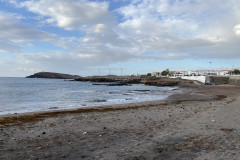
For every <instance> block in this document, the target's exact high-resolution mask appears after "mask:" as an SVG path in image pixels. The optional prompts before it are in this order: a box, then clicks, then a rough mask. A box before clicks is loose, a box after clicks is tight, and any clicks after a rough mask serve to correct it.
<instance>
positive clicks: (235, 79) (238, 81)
mask: <svg viewBox="0 0 240 160" xmlns="http://www.w3.org/2000/svg"><path fill="white" fill-rule="evenodd" d="M229 84H231V85H236V86H240V76H231V77H230V79H229Z"/></svg>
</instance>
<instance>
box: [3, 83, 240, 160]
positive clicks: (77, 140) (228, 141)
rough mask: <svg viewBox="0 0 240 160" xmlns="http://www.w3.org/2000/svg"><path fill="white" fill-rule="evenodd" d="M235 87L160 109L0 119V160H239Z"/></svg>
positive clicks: (149, 105) (239, 95) (181, 97)
mask: <svg viewBox="0 0 240 160" xmlns="http://www.w3.org/2000/svg"><path fill="white" fill-rule="evenodd" d="M239 122H240V87H236V86H199V87H191V88H187V89H185V92H184V93H178V94H174V95H172V96H170V97H169V98H168V99H167V100H164V101H154V102H145V103H135V104H124V105H114V106H103V107H95V108H85V109H77V110H65V111H52V112H41V113H28V114H17V115H11V116H9V115H8V116H1V117H0V135H1V136H0V159H4V160H5V159H70V160H71V159H72V160H75V159H96V160H100V159H109V160H113V159H119V160H121V159H126V160H147V159H155V160H161V159H163V160H164V159H184V160H185V159H196V160H204V159H207V160H210V159H211V160H212V159H222V160H226V159H231V160H238V159H239V157H240V152H239V150H240V125H239Z"/></svg>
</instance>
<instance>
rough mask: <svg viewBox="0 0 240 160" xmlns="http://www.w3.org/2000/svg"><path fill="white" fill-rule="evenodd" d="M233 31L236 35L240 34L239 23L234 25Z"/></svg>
mask: <svg viewBox="0 0 240 160" xmlns="http://www.w3.org/2000/svg"><path fill="white" fill-rule="evenodd" d="M234 33H235V34H236V36H240V24H238V25H236V26H234Z"/></svg>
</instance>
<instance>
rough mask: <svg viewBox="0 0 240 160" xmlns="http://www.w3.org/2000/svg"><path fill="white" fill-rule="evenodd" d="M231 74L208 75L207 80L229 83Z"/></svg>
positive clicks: (218, 83)
mask: <svg viewBox="0 0 240 160" xmlns="http://www.w3.org/2000/svg"><path fill="white" fill-rule="evenodd" d="M229 79H230V77H229V76H207V77H206V82H210V83H211V84H216V85H220V84H229Z"/></svg>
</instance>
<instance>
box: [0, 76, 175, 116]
mask: <svg viewBox="0 0 240 160" xmlns="http://www.w3.org/2000/svg"><path fill="white" fill-rule="evenodd" d="M104 84H105V83H104ZM177 89H178V88H177V87H156V86H146V85H143V84H133V85H129V86H106V85H93V83H91V82H79V81H69V80H63V79H42V78H5V77H0V115H7V114H19V113H27V112H38V111H50V110H66V109H76V108H83V107H84V108H85V107H94V106H103V105H114V104H126V103H136V102H145V101H154V100H164V99H166V98H167V97H168V96H169V95H171V94H172V93H173V91H175V90H177Z"/></svg>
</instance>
